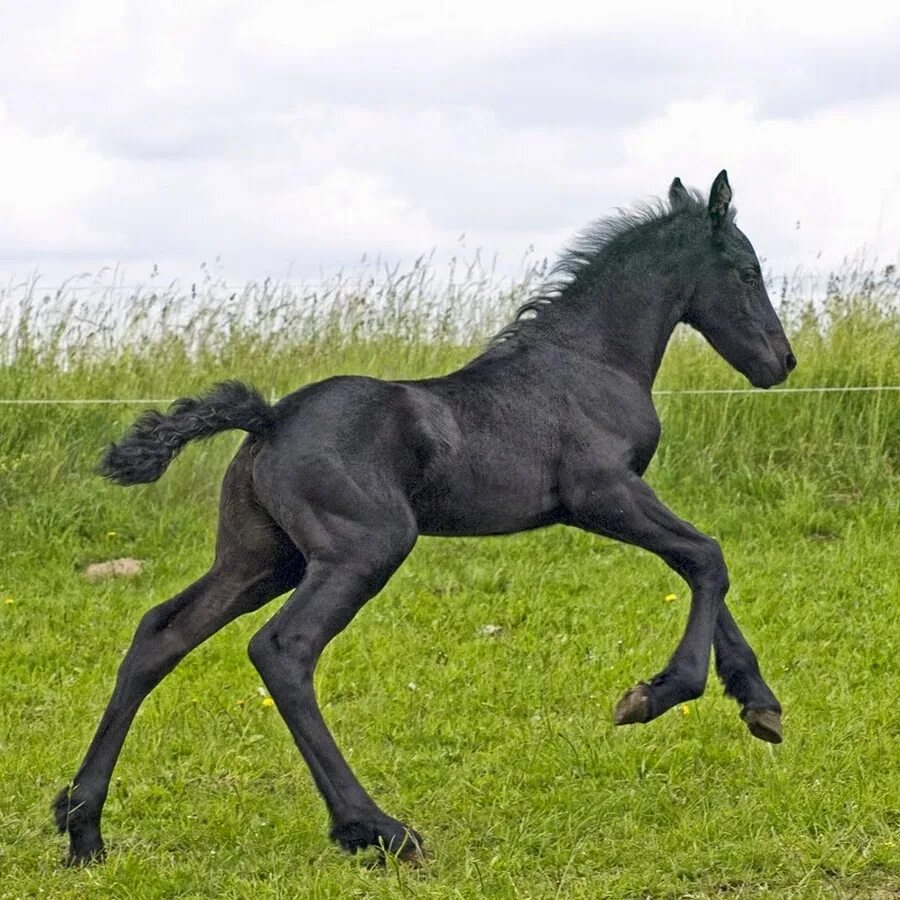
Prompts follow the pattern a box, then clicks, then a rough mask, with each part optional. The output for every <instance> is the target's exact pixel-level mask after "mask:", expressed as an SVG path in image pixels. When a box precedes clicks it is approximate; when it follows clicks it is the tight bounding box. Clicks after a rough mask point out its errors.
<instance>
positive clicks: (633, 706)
mask: <svg viewBox="0 0 900 900" xmlns="http://www.w3.org/2000/svg"><path fill="white" fill-rule="evenodd" d="M649 719H650V692H649V689H648V686H647V685H646V684H644V683H643V682H642V683H641V684H636V685H635V686H634V687H633V688H632V689H631V690H630V691H628V693H626V694H625V696H624V697H623V698H622V699H621V700H620V701H619V702H618V704H617V705H616V711H615V712H614V713H613V722H614V723H615V724H616V725H633V724H634V723H635V722H647V721H649Z"/></svg>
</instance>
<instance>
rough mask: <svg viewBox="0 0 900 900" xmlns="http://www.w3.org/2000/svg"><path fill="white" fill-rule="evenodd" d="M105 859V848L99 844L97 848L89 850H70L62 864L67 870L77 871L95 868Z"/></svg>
mask: <svg viewBox="0 0 900 900" xmlns="http://www.w3.org/2000/svg"><path fill="white" fill-rule="evenodd" d="M105 859H106V848H105V847H104V846H103V844H102V843H101V844H100V846H99V847H94V848H92V849H90V850H75V849H74V848H70V849H69V852H68V854H67V855H66V858H65V859H64V860H63V864H64V865H66V866H69V868H73V869H79V868H82V869H83V868H85V867H87V866H96V865H99V864H100V863H102V862H103V861H104V860H105Z"/></svg>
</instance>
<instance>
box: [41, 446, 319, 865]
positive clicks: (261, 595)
mask: <svg viewBox="0 0 900 900" xmlns="http://www.w3.org/2000/svg"><path fill="white" fill-rule="evenodd" d="M247 474H248V473H247V472H246V471H245V470H243V465H242V462H241V458H240V457H238V459H237V460H236V461H235V463H234V464H233V465H232V468H231V469H230V470H229V473H228V475H226V479H225V483H224V485H223V491H222V502H221V513H220V519H219V534H218V541H217V547H216V559H215V563H214V564H213V567H212V569H210V571H209V572H207V574H206V575H204V576H203V577H202V578H200V579H199V581H196V582H194V584H192V585H191V586H190V587H188V588H187V589H186V590H184V591H182V592H181V593H180V594H178V595H177V596H175V597H173V598H172V599H171V600H168V601H166V602H165V603H162V604H160V605H159V606H156V607H154V608H153V609H151V610H150V611H149V612H147V614H146V615H145V616H144V617H143V619H142V620H141V622H140V624H139V625H138V628H137V631H136V633H135V635H134V640H133V642H132V645H131V648H130V649H129V651H128V653H127V654H126V656H125V658H124V660H123V661H122V664H121V665H120V667H119V673H118V676H117V679H116V687H115V690H114V692H113V695H112V698H111V699H110V701H109V704H108V706H107V708H106V711H105V712H104V714H103V718H102V719H101V721H100V725H99V726H98V728H97V732H96V734H95V735H94V739H93V741H92V742H91V745H90V747H89V749H88V751H87V754H86V756H85V758H84V761H83V762H82V764H81V767H80V768H79V770H78V773H77V774H76V775H75V777H74V779H73V780H72V782H71V784H70V785H69V786H68V787H66V788H64V789H63V790H62V791H61V792H60V794H59V796H58V797H57V798H56V801H55V803H54V812H55V816H56V824H57V826H58V828H59V829H60V831H62V832H67V833H68V835H69V855H68V862H69V863H70V864H81V863H87V862H91V861H93V860H97V859H99V858H101V857H102V855H103V840H102V838H101V835H100V816H101V813H102V809H103V804H104V801H105V800H106V794H107V791H108V789H109V782H110V778H111V777H112V772H113V768H114V767H115V764H116V760H117V759H118V757H119V752H120V751H121V749H122V744H123V743H124V741H125V736H126V734H127V733H128V729H129V727H130V726H131V722H132V720H133V719H134V716H135V713H137V710H138V707H139V706H140V705H141V703H142V702H143V700H144V698H145V697H146V696H147V695H148V694H149V693H150V691H151V690H153V688H154V687H155V686H156V685H157V684H159V682H160V681H161V680H162V679H163V678H164V677H165V676H166V675H167V674H168V673H169V672H170V671H172V669H173V668H175V666H176V665H177V664H178V662H179V661H180V660H181V659H182V658H184V656H186V655H187V653H188V652H190V650H192V649H193V648H194V647H196V646H197V645H198V644H201V643H202V642H203V641H205V640H206V639H207V638H208V637H210V636H211V635H212V634H214V633H215V632H216V631H218V630H219V629H220V628H222V626H224V625H225V624H227V623H228V622H230V621H231V620H232V619H235V618H236V617H237V616H239V615H241V614H242V613H246V612H250V611H251V610H254V609H257V608H259V607H260V606H261V605H263V604H264V603H267V602H268V601H269V600H272V599H274V598H275V597H277V596H278V595H279V594H282V593H284V592H285V591H287V590H290V588H292V587H294V586H295V585H296V584H297V583H298V582H299V580H300V578H301V577H302V574H303V567H304V560H303V557H302V555H301V554H300V553H299V551H297V549H296V547H294V545H293V544H291V543H290V541H289V540H288V539H287V537H286V536H285V535H284V533H283V532H281V531H280V529H278V527H277V526H276V525H275V524H274V523H273V522H272V521H271V519H270V518H269V517H268V515H266V513H264V512H263V511H262V510H261V509H259V508H258V507H257V506H256V505H255V501H254V500H253V498H252V495H251V493H250V488H249V480H248V479H247V477H246V476H247Z"/></svg>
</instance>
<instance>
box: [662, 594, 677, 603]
mask: <svg viewBox="0 0 900 900" xmlns="http://www.w3.org/2000/svg"><path fill="white" fill-rule="evenodd" d="M663 599H664V600H665V601H666V603H671V602H672V601H673V600H677V599H678V595H677V594H666V596H665V597H664V598H663Z"/></svg>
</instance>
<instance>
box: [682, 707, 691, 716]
mask: <svg viewBox="0 0 900 900" xmlns="http://www.w3.org/2000/svg"><path fill="white" fill-rule="evenodd" d="M681 714H682V715H683V716H689V715H690V714H691V708H690V707H689V706H682V707H681Z"/></svg>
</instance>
